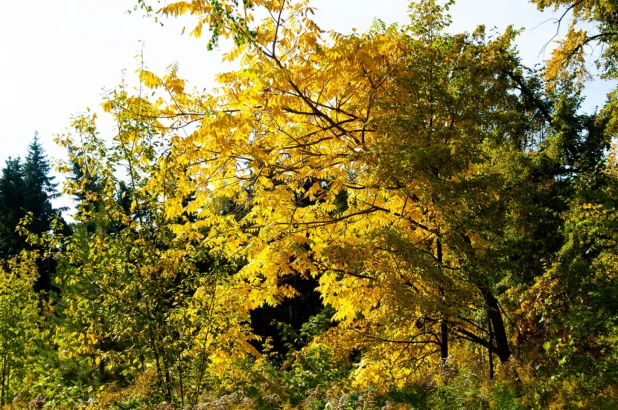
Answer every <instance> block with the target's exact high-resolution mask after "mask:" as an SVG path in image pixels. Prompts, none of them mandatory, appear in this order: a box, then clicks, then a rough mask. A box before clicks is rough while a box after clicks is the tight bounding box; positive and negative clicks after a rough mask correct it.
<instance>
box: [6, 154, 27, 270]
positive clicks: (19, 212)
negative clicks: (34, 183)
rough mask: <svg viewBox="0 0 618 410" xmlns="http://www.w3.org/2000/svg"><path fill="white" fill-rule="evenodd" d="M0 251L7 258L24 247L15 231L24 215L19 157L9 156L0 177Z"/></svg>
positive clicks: (21, 167) (21, 169) (22, 241)
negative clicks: (0, 211)
mask: <svg viewBox="0 0 618 410" xmlns="http://www.w3.org/2000/svg"><path fill="white" fill-rule="evenodd" d="M0 207H1V208H2V209H3V210H4V211H3V212H2V215H0V227H1V228H0V229H2V231H1V233H0V241H2V242H1V245H0V252H1V257H2V259H3V260H8V259H9V258H11V257H12V256H15V255H17V254H18V253H19V252H20V251H21V250H22V249H24V245H25V243H24V240H23V238H21V237H20V236H19V234H18V233H17V232H16V228H17V226H18V225H19V221H20V220H21V219H22V218H23V217H24V216H25V208H24V207H25V204H24V175H23V166H22V164H21V161H20V159H19V158H15V159H13V158H9V159H8V160H7V161H6V164H5V167H4V168H3V169H2V178H0Z"/></svg>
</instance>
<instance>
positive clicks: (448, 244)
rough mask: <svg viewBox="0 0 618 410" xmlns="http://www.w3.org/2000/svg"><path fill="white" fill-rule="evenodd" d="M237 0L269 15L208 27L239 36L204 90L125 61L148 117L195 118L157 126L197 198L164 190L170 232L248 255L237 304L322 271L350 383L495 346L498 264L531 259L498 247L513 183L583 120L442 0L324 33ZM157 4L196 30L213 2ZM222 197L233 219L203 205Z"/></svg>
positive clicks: (263, 300)
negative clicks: (141, 86) (465, 27)
mask: <svg viewBox="0 0 618 410" xmlns="http://www.w3.org/2000/svg"><path fill="white" fill-rule="evenodd" d="M245 6H246V5H245ZM251 6H252V7H255V8H259V7H264V8H265V9H266V11H267V12H269V13H268V14H269V15H270V17H268V18H265V19H264V20H262V21H260V22H259V23H255V24H254V25H252V26H251V27H249V25H240V26H232V27H235V28H234V29H230V30H232V31H229V32H227V31H222V32H220V33H219V34H220V35H223V36H226V35H230V36H234V35H236V33H240V34H242V35H245V36H246V37H244V38H245V40H246V41H244V42H238V43H237V47H236V48H235V49H234V50H232V51H231V52H230V53H229V55H228V57H229V58H231V59H234V58H239V59H240V61H241V63H242V64H243V68H242V69H241V70H239V71H237V72H234V73H226V74H222V75H221V76H219V81H220V82H221V89H220V90H217V91H215V92H214V93H212V94H211V95H199V94H190V93H186V92H185V91H184V87H183V85H184V82H183V81H182V80H180V79H179V78H177V77H176V76H175V72H171V73H169V74H168V75H166V76H165V77H161V78H160V77H157V76H156V75H154V74H153V73H150V72H148V71H143V72H142V74H141V75H142V80H143V81H144V83H145V84H146V85H148V86H150V87H152V88H155V89H163V90H166V91H168V92H170V93H171V94H172V95H173V96H174V97H173V102H171V104H167V105H166V104H163V103H162V102H161V103H160V105H159V106H158V108H159V112H158V113H157V116H159V117H164V118H172V119H174V120H175V121H176V123H175V125H174V126H175V127H180V126H182V125H183V124H189V123H192V124H195V123H196V122H199V124H200V126H199V127H198V128H197V129H196V130H195V131H194V132H193V133H191V134H190V135H189V136H187V137H182V138H181V137H179V136H174V137H173V145H172V147H171V156H172V158H174V161H177V162H184V163H186V164H187V167H186V170H185V171H184V174H183V175H180V176H179V180H180V181H182V182H181V183H180V184H181V185H184V184H187V186H191V187H192V189H193V190H194V192H195V198H194V199H193V200H192V201H191V202H190V203H188V204H184V203H183V199H182V198H181V197H177V198H174V194H173V193H172V194H171V196H170V201H169V203H168V206H169V207H168V210H167V215H168V218H176V217H177V216H178V215H181V214H182V213H185V212H186V213H188V214H193V215H195V216H197V218H198V219H197V221H196V222H193V221H186V222H185V223H183V224H180V225H178V226H177V227H176V228H174V229H175V231H177V232H191V231H193V230H195V229H196V228H195V226H198V225H199V224H200V223H207V224H208V225H209V226H212V228H211V229H210V230H209V233H208V236H207V241H208V242H207V243H209V244H210V246H213V249H217V250H220V251H222V252H225V253H226V254H227V255H229V257H240V258H243V259H246V260H247V264H246V265H245V266H244V267H243V268H242V269H241V271H240V273H239V274H238V275H237V276H236V277H235V279H236V280H237V286H239V288H240V289H243V292H244V295H245V296H244V297H245V298H246V304H247V306H248V307H249V308H251V309H255V308H258V307H260V306H262V305H264V304H270V305H277V304H279V303H280V302H281V300H283V299H284V298H290V297H294V296H295V295H296V294H297V291H296V290H295V289H294V288H293V287H292V286H290V284H289V281H287V280H286V278H288V277H290V276H291V275H295V274H297V273H300V274H302V275H305V276H307V277H314V278H318V279H319V283H320V286H319V291H320V293H321V295H322V298H323V299H324V301H325V303H327V304H329V305H332V306H333V307H334V308H335V309H336V311H337V313H336V314H335V317H334V319H335V320H337V321H338V322H339V325H338V326H337V327H336V328H335V329H334V330H332V331H330V332H329V333H328V334H327V335H324V340H331V341H333V345H337V346H339V347H342V348H344V347H346V346H347V348H349V349H348V350H353V349H359V350H361V351H363V352H364V354H363V358H362V361H361V363H362V366H361V368H360V370H359V371H358V372H357V375H356V376H357V378H358V380H361V381H363V382H364V383H369V380H375V378H376V377H377V378H378V379H380V378H383V377H384V378H387V379H388V383H392V384H393V385H397V384H398V383H401V382H402V380H405V379H406V378H408V377H412V376H411V375H413V374H415V372H416V370H417V369H420V368H424V367H425V366H427V365H431V363H435V362H436V360H435V358H437V359H439V360H440V361H442V362H444V361H447V360H448V359H449V357H450V356H451V355H452V354H453V352H454V351H457V349H464V350H465V349H467V348H468V346H474V345H477V346H481V347H484V348H486V349H487V351H488V352H489V356H490V358H491V357H492V356H493V355H494V354H495V355H496V356H497V357H498V359H499V360H500V361H501V362H502V363H506V362H507V361H509V359H510V358H511V357H512V348H511V346H510V344H511V341H510V335H509V329H508V328H509V325H508V324H507V323H506V321H505V318H504V316H503V308H502V307H501V306H500V303H499V300H498V298H499V296H500V292H502V291H499V290H498V289H500V288H501V286H502V285H501V284H502V283H503V280H504V279H505V278H506V277H508V276H509V275H511V274H515V275H519V276H520V277H524V276H526V275H527V276H528V278H533V277H534V276H536V275H537V274H539V272H524V271H521V270H518V268H513V266H512V265H509V254H510V252H509V249H508V241H505V240H504V236H505V231H506V229H507V227H508V226H513V225H509V223H511V221H512V219H511V218H512V216H513V213H516V212H518V211H519V210H518V209H517V207H515V208H513V207H510V206H509V205H510V201H513V200H514V199H515V198H516V196H515V195H517V194H519V193H521V192H523V190H526V189H527V190H528V191H529V190H530V185H528V184H529V183H532V184H534V183H536V184H538V183H539V181H541V180H542V181H544V182H543V183H548V184H551V183H552V181H555V178H557V177H558V174H556V173H555V172H554V171H555V170H556V167H558V168H559V167H560V164H559V160H562V158H558V157H551V156H548V155H547V153H546V152H544V151H543V149H544V147H554V148H555V147H558V146H559V143H558V142H556V141H564V139H562V137H556V138H553V137H554V136H564V135H570V136H572V137H574V138H576V139H577V138H579V136H581V135H586V132H587V129H585V127H584V128H581V127H580V128H577V127H574V128H573V129H572V130H571V131H572V132H570V133H568V132H564V131H565V129H561V128H559V127H558V126H556V124H557V122H555V121H554V119H553V116H554V115H571V116H572V114H573V112H572V111H571V112H569V110H568V109H567V108H568V107H570V106H568V104H567V105H565V104H563V103H562V105H560V104H561V103H560V100H559V98H558V95H557V94H556V95H555V96H554V97H552V96H547V97H546V96H543V84H542V81H541V79H540V78H539V77H538V75H536V74H535V73H534V72H528V71H526V70H525V69H524V68H523V67H521V65H520V63H519V59H518V57H517V55H516V53H515V52H514V50H513V49H512V45H511V44H512V41H513V38H514V36H515V34H516V33H515V32H513V31H512V30H507V32H506V33H505V34H503V35H501V36H498V37H495V38H493V39H491V40H488V39H487V38H486V36H485V33H484V30H483V28H479V30H477V31H476V32H475V33H473V34H464V35H448V34H446V33H445V32H444V28H445V27H446V26H447V25H448V19H447V18H446V17H445V16H444V9H443V8H442V7H440V6H438V5H437V4H435V3H434V2H420V3H419V4H416V5H413V6H412V8H411V12H412V23H411V24H410V25H409V26H407V27H405V28H404V29H399V28H397V27H385V26H384V25H383V24H381V23H380V22H379V21H378V22H377V23H376V25H375V27H374V29H373V30H372V31H370V32H369V33H367V34H363V35H358V34H353V35H350V36H342V35H339V34H336V33H332V34H331V39H330V41H326V40H324V39H323V38H322V36H323V32H322V30H320V29H319V28H318V27H317V26H316V25H315V23H313V21H312V20H311V19H310V18H309V15H310V14H311V13H312V9H311V8H310V7H308V6H307V4H306V3H304V2H300V3H290V2H268V3H262V2H253V3H251ZM225 10H228V11H229V13H231V15H232V17H233V18H236V17H235V16H237V15H238V13H240V14H242V13H241V11H242V10H243V9H242V8H241V6H238V5H237V7H236V6H234V5H232V4H229V5H228V8H227V9H225ZM162 11H163V13H164V14H167V15H179V14H183V13H191V14H193V15H196V16H197V17H198V19H199V24H198V28H197V29H196V30H195V31H194V32H193V33H194V34H195V35H196V36H199V34H200V27H201V26H202V25H203V24H208V23H209V21H210V19H212V18H215V17H213V14H215V13H216V10H215V9H213V8H211V6H210V5H200V4H197V3H184V2H179V3H172V4H170V5H168V6H166V7H164V8H163V9H162ZM229 13H228V14H229ZM234 13H236V14H234ZM228 14H225V13H224V14H222V15H223V16H224V17H225V16H226V15H228ZM246 16H247V17H246V18H245V20H244V21H245V22H247V24H248V23H249V22H251V21H252V20H251V19H252V18H251V14H250V11H247V14H246ZM232 20H233V19H232ZM232 20H230V21H232ZM234 30H236V31H234ZM243 30H245V31H243ZM246 30H248V31H246ZM250 33H251V34H250ZM568 95H571V94H568ZM569 98H571V97H569ZM574 101H575V100H574ZM567 106H568V107H567ZM554 107H556V108H559V107H567V108H565V109H564V110H562V111H560V110H554ZM170 131H171V132H172V134H173V135H174V127H171V128H170ZM591 135H597V134H591ZM550 141H554V142H550ZM552 149H553V148H552ZM562 152H563V151H561V154H560V155H562ZM537 161H538V162H539V163H540V164H541V165H540V166H539V167H538V168H537V171H538V172H541V176H540V177H539V179H538V180H536V181H534V182H532V181H530V182H529V181H525V180H521V179H520V180H517V181H515V179H513V175H512V174H510V173H509V172H510V170H509V169H508V168H509V167H511V170H512V169H515V168H518V167H519V169H520V172H521V171H522V170H526V172H532V173H534V172H535V171H534V166H531V164H532V165H534V163H535V162H537ZM565 166H569V165H565ZM552 172H553V173H552ZM157 186H162V183H161V181H159V182H157V183H156V184H153V185H151V188H152V189H156V187H157ZM299 198H300V199H303V200H304V199H306V200H308V202H304V203H303V201H299ZM342 198H345V199H344V201H345V204H344V206H341V200H342ZM229 201H233V202H234V203H235V204H238V205H239V206H241V207H242V208H243V209H244V213H242V215H241V216H240V217H234V218H232V217H230V216H229V215H223V214H221V212H220V211H218V209H219V208H218V204H221V203H223V202H229ZM557 206H558V205H557ZM202 221H203V222H202ZM196 224H198V225H196ZM551 229H555V226H554V227H552V228H551ZM509 272H510V273H509ZM335 340H336V341H337V342H335ZM469 343H472V345H469ZM393 346H399V347H400V348H398V349H393V348H392V347H393ZM454 349H455V350H454ZM344 350H345V349H344ZM490 362H491V360H490ZM394 369H395V370H394Z"/></svg>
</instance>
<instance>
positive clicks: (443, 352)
mask: <svg viewBox="0 0 618 410" xmlns="http://www.w3.org/2000/svg"><path fill="white" fill-rule="evenodd" d="M436 254H437V255H436V259H437V260H438V264H439V265H440V270H442V242H441V241H440V240H439V239H438V240H436ZM439 293H440V297H441V298H442V300H444V288H442V287H441V286H440V289H439ZM440 359H441V360H442V361H443V362H444V361H446V360H447V359H448V322H447V320H446V318H442V320H441V321H440Z"/></svg>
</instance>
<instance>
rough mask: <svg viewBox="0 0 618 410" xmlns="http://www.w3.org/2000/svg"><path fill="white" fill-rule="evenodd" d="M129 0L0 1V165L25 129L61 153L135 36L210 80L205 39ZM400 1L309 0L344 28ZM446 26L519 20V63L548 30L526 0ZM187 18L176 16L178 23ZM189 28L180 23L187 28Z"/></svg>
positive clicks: (456, 14)
mask: <svg viewBox="0 0 618 410" xmlns="http://www.w3.org/2000/svg"><path fill="white" fill-rule="evenodd" d="M135 3H136V1H135V0H29V1H28V2H21V1H13V2H6V4H3V8H2V13H0V167H1V166H4V161H5V159H6V158H7V157H9V156H17V155H21V156H24V155H25V152H26V147H27V144H28V142H29V141H30V140H31V138H32V136H33V134H34V131H35V130H38V132H39V137H40V138H41V140H42V141H43V144H44V147H45V149H46V151H47V152H48V154H49V155H50V156H51V157H56V158H57V157H61V156H62V155H63V152H62V150H61V149H60V148H58V147H56V146H55V144H54V143H53V142H52V141H53V138H54V136H55V135H57V134H60V133H63V132H64V131H65V130H66V129H67V128H68V127H69V124H70V118H71V116H72V115H74V114H77V113H80V112H83V111H84V110H85V109H86V107H91V108H93V109H98V106H99V103H100V101H101V96H102V88H108V89H109V88H113V87H114V86H115V85H116V84H118V83H119V81H120V79H121V77H122V72H123V70H126V77H127V79H129V80H132V79H133V76H134V70H135V68H136V66H137V62H136V59H135V55H136V54H138V53H139V50H140V48H141V44H140V43H139V42H138V40H142V41H144V43H145V44H146V48H145V60H146V64H147V66H148V68H149V69H150V70H152V71H154V72H159V73H160V72H162V71H163V70H164V69H165V68H166V67H167V66H168V65H169V64H170V63H173V62H178V63H179V64H180V76H181V77H183V78H186V79H188V80H189V81H190V82H191V83H192V84H193V85H195V86H197V87H198V88H203V87H205V86H207V85H209V84H212V78H213V75H214V74H215V73H218V72H221V71H225V70H226V68H225V66H224V65H223V64H222V63H221V57H220V55H219V54H218V53H217V52H208V51H206V48H205V42H206V39H205V38H203V39H200V40H196V39H194V38H192V37H189V36H188V32H189V30H187V34H185V35H184V36H181V35H180V31H181V28H182V26H183V23H182V22H181V21H175V20H168V21H165V27H161V26H159V25H157V24H155V23H154V22H153V21H152V20H150V19H144V18H141V14H139V13H138V14H131V15H129V14H127V13H126V10H127V9H129V8H131V7H132V6H133V5H134V4H135ZM407 4H408V1H407V0H380V1H376V0H313V1H312V5H313V6H314V7H316V8H317V10H316V15H315V19H316V21H317V22H318V24H319V25H320V26H321V27H322V28H323V29H335V30H337V31H340V32H344V33H347V32H350V31H351V29H352V27H355V28H357V29H358V30H361V31H362V30H365V29H367V28H368V27H369V26H370V24H371V22H372V21H373V18H374V17H378V18H380V19H382V20H383V21H385V22H386V23H391V22H403V23H405V22H406V21H407V20H408V16H407ZM451 15H452V17H453V25H452V28H451V31H453V32H460V31H472V30H474V28H475V27H476V26H477V25H478V24H486V25H487V26H488V28H491V27H494V26H495V27H497V28H498V30H500V31H503V30H504V28H505V27H506V26H507V25H509V24H513V25H514V26H515V27H526V28H527V30H526V31H525V32H524V33H523V35H522V36H521V37H520V38H519V41H518V44H519V48H520V51H521V54H522V57H523V60H524V63H525V64H526V65H529V66H532V65H534V64H537V63H541V62H542V61H543V59H545V58H548V57H549V54H546V55H541V54H540V52H541V50H542V47H543V45H545V44H546V43H547V42H548V41H549V40H550V39H551V37H552V35H553V34H554V33H555V29H556V27H555V25H554V24H552V23H551V22H547V23H545V24H541V23H543V22H544V21H546V20H548V19H549V18H551V17H552V14H550V13H540V12H538V11H537V10H536V8H535V7H534V6H533V5H532V4H530V3H528V2H527V0H459V1H458V3H457V4H456V5H455V6H454V7H453V8H452V9H451ZM186 22H187V21H186V20H185V23H186ZM188 28H189V27H188ZM607 91H609V87H608V86H607V84H602V83H595V84H594V86H593V87H592V89H591V90H590V92H589V95H590V98H589V99H590V101H589V102H588V103H587V104H586V106H587V107H594V106H595V105H600V104H602V103H603V101H604V100H605V94H606V92H607Z"/></svg>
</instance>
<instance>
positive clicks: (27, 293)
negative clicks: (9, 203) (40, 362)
mask: <svg viewBox="0 0 618 410" xmlns="http://www.w3.org/2000/svg"><path fill="white" fill-rule="evenodd" d="M36 278H37V268H36V264H35V260H34V255H31V254H28V253H27V252H25V251H24V252H22V253H21V254H20V255H16V256H15V257H13V258H11V259H9V260H8V261H7V263H6V264H5V266H4V267H3V268H2V270H0V406H5V405H8V404H9V403H11V402H12V401H13V398H14V397H15V396H17V395H19V394H20V393H26V392H27V390H28V387H29V386H30V385H31V383H32V382H33V380H32V378H33V374H32V370H33V369H34V367H35V365H36V362H37V360H36V356H37V349H36V347H37V344H38V343H37V339H38V337H39V334H40V328H39V321H40V318H39V300H38V297H37V294H36V292H35V291H34V289H33V286H34V283H35V281H36Z"/></svg>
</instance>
